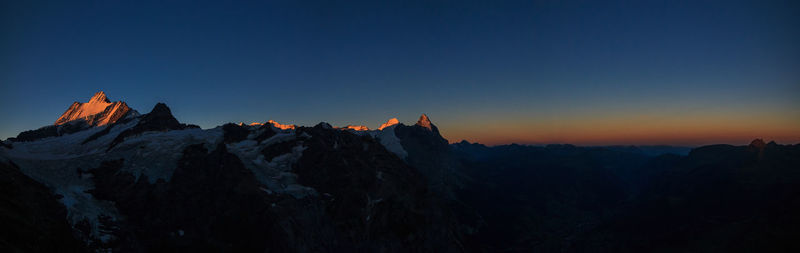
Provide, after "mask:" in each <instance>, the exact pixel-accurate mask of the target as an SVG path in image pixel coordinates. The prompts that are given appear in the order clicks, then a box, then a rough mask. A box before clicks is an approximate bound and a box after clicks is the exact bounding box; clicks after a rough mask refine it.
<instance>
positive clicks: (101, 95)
mask: <svg viewBox="0 0 800 253" xmlns="http://www.w3.org/2000/svg"><path fill="white" fill-rule="evenodd" d="M97 103H111V101H110V100H108V97H106V93H105V92H103V91H98V92H96V93H94V96H92V98H90V99H89V104H97Z"/></svg>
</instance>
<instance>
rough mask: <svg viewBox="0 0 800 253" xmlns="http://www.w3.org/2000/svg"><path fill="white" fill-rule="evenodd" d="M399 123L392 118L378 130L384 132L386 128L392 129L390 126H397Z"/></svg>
mask: <svg viewBox="0 0 800 253" xmlns="http://www.w3.org/2000/svg"><path fill="white" fill-rule="evenodd" d="M399 123H400V121H399V120H397V118H391V119H389V121H386V123H383V125H381V126H380V127H378V130H383V129H384V128H387V127H390V126H394V125H397V124H399Z"/></svg>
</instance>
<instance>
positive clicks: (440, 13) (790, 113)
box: [0, 1, 800, 145]
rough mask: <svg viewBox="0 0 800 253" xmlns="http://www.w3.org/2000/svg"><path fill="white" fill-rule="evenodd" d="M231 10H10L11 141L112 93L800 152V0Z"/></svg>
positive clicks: (65, 5) (248, 111) (186, 104)
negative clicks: (761, 143) (777, 146)
mask: <svg viewBox="0 0 800 253" xmlns="http://www.w3.org/2000/svg"><path fill="white" fill-rule="evenodd" d="M228 2H229V1H206V2H204V1H185V2H183V1H156V2H149V1H87V2H83V1H52V2H43V1H3V2H2V3H1V4H0V22H1V23H0V25H1V27H0V33H1V34H0V35H1V36H0V85H2V86H1V87H0V137H2V138H5V137H9V136H14V135H16V134H17V133H18V132H20V131H22V130H27V129H34V128H37V127H40V126H43V125H48V124H52V123H53V122H54V121H55V119H56V118H58V116H59V115H60V114H61V113H63V112H64V110H66V109H67V107H68V106H69V105H70V104H71V103H72V102H73V101H82V102H85V101H86V100H88V99H89V97H90V96H91V95H92V94H93V93H94V92H96V91H99V90H103V91H105V92H106V94H108V96H109V97H110V98H111V99H112V100H114V101H116V100H123V101H126V102H127V103H128V104H129V105H130V106H131V107H133V108H135V109H137V110H139V111H140V112H142V113H146V112H148V111H149V110H150V109H151V108H152V106H153V105H154V104H155V103H156V102H159V101H163V102H166V103H167V105H169V106H170V107H171V108H172V110H173V113H174V114H175V115H176V117H177V118H178V119H179V120H180V121H182V122H187V123H194V124H199V125H200V126H202V127H204V128H209V127H214V126H217V125H221V124H223V123H225V122H240V121H244V122H253V121H258V122H263V121H266V120H268V119H274V120H277V121H280V122H286V123H295V124H300V125H314V124H316V123H318V122H320V121H326V122H330V123H332V124H334V125H346V124H359V125H361V124H363V125H367V126H369V127H371V128H374V127H377V126H378V125H380V123H383V122H384V121H386V119H388V118H392V117H397V118H399V119H400V120H401V122H406V123H413V122H415V121H416V119H417V117H418V116H419V115H420V114H421V113H427V114H428V115H429V116H430V117H431V119H432V120H433V122H434V123H435V124H437V125H438V126H439V128H440V129H441V130H442V132H443V135H445V137H446V138H448V139H450V140H451V141H458V140H461V139H467V140H471V141H479V142H482V143H489V144H499V143H510V142H517V143H532V144H535V143H555V142H561V143H564V142H568V143H575V144H584V145H605V144H657V143H659V144H677V145H698V144H709V143H719V142H725V143H735V144H741V143H746V142H748V141H749V140H750V139H753V138H756V137H759V138H766V139H776V140H778V141H779V142H784V143H786V142H792V143H797V142H800V102H798V101H800V26H799V25H800V1H713V2H706V1H619V2H610V1H520V2H517V1H484V2H477V1H362V2H356V1H341V2H342V3H333V1H253V2H245V1H236V3H228ZM230 2H233V1H230ZM345 2H346V3H345Z"/></svg>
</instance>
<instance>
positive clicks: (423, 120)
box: [416, 113, 433, 130]
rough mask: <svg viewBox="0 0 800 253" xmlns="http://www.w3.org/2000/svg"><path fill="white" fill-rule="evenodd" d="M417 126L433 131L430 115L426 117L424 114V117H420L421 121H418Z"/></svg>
mask: <svg viewBox="0 0 800 253" xmlns="http://www.w3.org/2000/svg"><path fill="white" fill-rule="evenodd" d="M416 125H417V126H421V127H424V128H427V129H428V130H433V129H432V128H431V126H432V125H433V124H432V123H431V119H429V118H428V115H425V114H424V113H423V114H422V116H419V120H417V124H416Z"/></svg>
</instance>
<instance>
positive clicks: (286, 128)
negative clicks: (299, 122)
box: [267, 120, 296, 130]
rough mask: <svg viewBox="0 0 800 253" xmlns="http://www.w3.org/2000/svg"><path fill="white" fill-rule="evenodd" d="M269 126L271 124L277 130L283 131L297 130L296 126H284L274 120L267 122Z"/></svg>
mask: <svg viewBox="0 0 800 253" xmlns="http://www.w3.org/2000/svg"><path fill="white" fill-rule="evenodd" d="M267 124H271V125H272V126H274V127H275V128H280V129H282V130H288V129H295V128H296V126H295V125H284V124H281V123H278V122H276V121H274V120H269V121H267Z"/></svg>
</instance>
